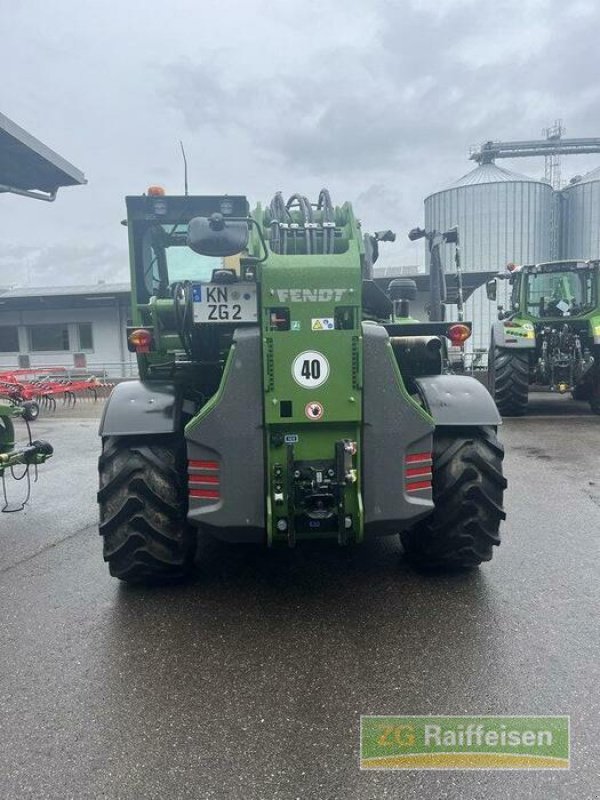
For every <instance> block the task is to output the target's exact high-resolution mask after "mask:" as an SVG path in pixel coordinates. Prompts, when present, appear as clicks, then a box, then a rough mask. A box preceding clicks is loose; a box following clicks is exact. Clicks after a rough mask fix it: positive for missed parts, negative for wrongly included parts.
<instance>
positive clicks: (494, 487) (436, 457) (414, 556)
mask: <svg viewBox="0 0 600 800" xmlns="http://www.w3.org/2000/svg"><path fill="white" fill-rule="evenodd" d="M503 458H504V448H503V447H502V445H501V444H500V443H499V441H498V439H497V437H496V431H495V429H494V428H491V427H485V428H483V427H482V428H461V429H452V428H439V429H437V430H436V432H435V435H434V449H433V469H432V471H433V481H432V482H433V501H434V504H435V510H434V512H433V514H431V515H430V516H429V517H427V518H426V519H424V520H423V521H422V522H420V523H418V524H417V525H416V526H415V527H414V528H411V529H410V530H408V531H405V532H404V533H402V534H401V539H402V544H403V546H404V550H405V551H406V554H407V556H408V557H409V559H410V560H411V561H412V562H413V563H415V564H416V565H418V566H420V567H425V568H430V569H438V568H442V567H443V568H446V569H460V568H470V567H476V566H478V565H479V564H481V562H482V561H489V560H490V559H491V558H492V554H493V548H494V547H497V546H498V545H499V544H500V533H499V528H500V522H501V521H502V520H503V519H505V518H506V514H505V513H504V511H503V509H502V498H503V494H504V489H505V488H506V479H505V478H504V475H503V474H502V459H503Z"/></svg>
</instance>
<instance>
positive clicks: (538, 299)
mask: <svg viewBox="0 0 600 800" xmlns="http://www.w3.org/2000/svg"><path fill="white" fill-rule="evenodd" d="M501 280H508V281H509V282H510V285H511V286H512V293H511V297H510V308H509V309H504V308H503V307H502V306H499V307H498V322H496V323H494V325H493V327H492V336H491V342H490V349H489V381H490V391H491V393H492V396H493V397H494V400H495V401H496V405H497V407H498V410H499V411H500V413H501V414H502V415H503V416H521V415H523V414H525V412H526V411H527V401H528V394H529V389H530V387H536V388H538V389H545V390H549V391H552V392H558V393H560V394H565V393H567V392H570V393H571V394H572V396H573V398H574V399H575V400H583V401H587V402H589V404H590V408H591V409H592V411H593V412H594V413H595V414H600V300H599V296H600V295H599V289H600V261H552V262H548V263H544V264H534V265H528V266H523V267H516V266H515V265H513V264H510V265H509V267H508V269H507V271H506V272H505V273H503V274H500V275H498V276H497V277H496V278H494V279H493V280H491V281H489V282H488V284H487V294H488V298H489V299H490V300H496V297H497V286H498V283H497V282H498V281H501Z"/></svg>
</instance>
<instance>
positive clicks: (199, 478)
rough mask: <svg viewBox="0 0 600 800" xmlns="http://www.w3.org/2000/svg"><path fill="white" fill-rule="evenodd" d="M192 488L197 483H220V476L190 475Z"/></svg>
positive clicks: (189, 480) (189, 479)
mask: <svg viewBox="0 0 600 800" xmlns="http://www.w3.org/2000/svg"><path fill="white" fill-rule="evenodd" d="M188 483H189V484H190V486H192V485H193V484H196V483H219V477H218V475H190V477H189V478H188Z"/></svg>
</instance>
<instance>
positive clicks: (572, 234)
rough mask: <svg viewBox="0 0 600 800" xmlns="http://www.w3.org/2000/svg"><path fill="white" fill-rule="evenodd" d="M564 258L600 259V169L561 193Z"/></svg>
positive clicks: (577, 179) (575, 179)
mask: <svg viewBox="0 0 600 800" xmlns="http://www.w3.org/2000/svg"><path fill="white" fill-rule="evenodd" d="M561 203H562V224H561V250H560V252H561V258H583V259H588V258H600V167H598V168H596V169H594V170H592V171H591V172H588V173H587V174H586V175H584V176H583V178H574V179H573V181H572V182H571V183H570V185H569V186H567V187H566V188H565V189H563V191H562V193H561Z"/></svg>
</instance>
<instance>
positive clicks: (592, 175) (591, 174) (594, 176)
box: [574, 167, 600, 186]
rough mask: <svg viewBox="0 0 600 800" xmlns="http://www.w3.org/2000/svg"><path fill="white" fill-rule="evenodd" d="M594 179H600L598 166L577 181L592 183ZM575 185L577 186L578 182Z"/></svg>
mask: <svg viewBox="0 0 600 800" xmlns="http://www.w3.org/2000/svg"><path fill="white" fill-rule="evenodd" d="M592 181H600V167H596V168H595V169H592V170H590V171H589V172H586V173H585V175H584V176H583V177H582V178H581V180H579V181H577V183H592ZM574 185H575V186H576V185H577V184H574Z"/></svg>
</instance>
